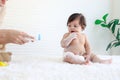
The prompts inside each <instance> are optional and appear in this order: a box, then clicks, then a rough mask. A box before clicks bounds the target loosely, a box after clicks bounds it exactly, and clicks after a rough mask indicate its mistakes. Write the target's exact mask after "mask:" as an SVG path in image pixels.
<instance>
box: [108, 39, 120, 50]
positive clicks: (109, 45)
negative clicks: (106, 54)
mask: <svg viewBox="0 0 120 80" xmlns="http://www.w3.org/2000/svg"><path fill="white" fill-rule="evenodd" d="M116 41H117V42H118V40H113V41H111V42H110V43H109V44H108V46H107V48H106V51H107V50H108V49H111V48H112V47H113V44H114V43H116Z"/></svg>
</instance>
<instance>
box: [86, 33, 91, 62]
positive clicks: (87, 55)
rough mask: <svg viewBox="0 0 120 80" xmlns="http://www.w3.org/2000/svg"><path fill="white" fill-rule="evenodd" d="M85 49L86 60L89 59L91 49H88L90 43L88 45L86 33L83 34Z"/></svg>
mask: <svg viewBox="0 0 120 80" xmlns="http://www.w3.org/2000/svg"><path fill="white" fill-rule="evenodd" d="M85 50H86V61H89V60H90V55H91V50H90V45H89V42H88V39H87V37H86V35H85Z"/></svg>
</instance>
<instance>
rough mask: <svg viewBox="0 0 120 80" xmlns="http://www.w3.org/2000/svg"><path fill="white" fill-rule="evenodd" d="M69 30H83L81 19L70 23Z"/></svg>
mask: <svg viewBox="0 0 120 80" xmlns="http://www.w3.org/2000/svg"><path fill="white" fill-rule="evenodd" d="M68 31H69V32H70V33H73V32H81V31H82V26H81V25H80V24H79V20H78V19H76V20H74V21H72V22H70V23H68Z"/></svg>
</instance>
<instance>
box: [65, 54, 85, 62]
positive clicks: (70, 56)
mask: <svg viewBox="0 0 120 80" xmlns="http://www.w3.org/2000/svg"><path fill="white" fill-rule="evenodd" d="M64 54H65V55H64V61H65V62H69V63H71V64H87V63H86V61H85V60H84V57H83V56H79V55H75V54H74V53H72V52H65V53H64Z"/></svg>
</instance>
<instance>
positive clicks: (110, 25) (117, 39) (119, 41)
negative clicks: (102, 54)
mask: <svg viewBox="0 0 120 80" xmlns="http://www.w3.org/2000/svg"><path fill="white" fill-rule="evenodd" d="M108 15H109V14H108V13H107V14H105V15H103V17H102V19H96V20H95V24H96V25H100V26H101V27H103V28H106V29H109V30H110V32H111V33H112V34H113V36H114V40H113V41H111V42H110V43H109V44H108V46H107V48H106V51H107V50H109V49H111V48H112V47H117V46H120V26H119V25H120V22H119V20H120V19H112V20H110V21H109V22H107V17H108ZM116 31H117V32H116Z"/></svg>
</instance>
